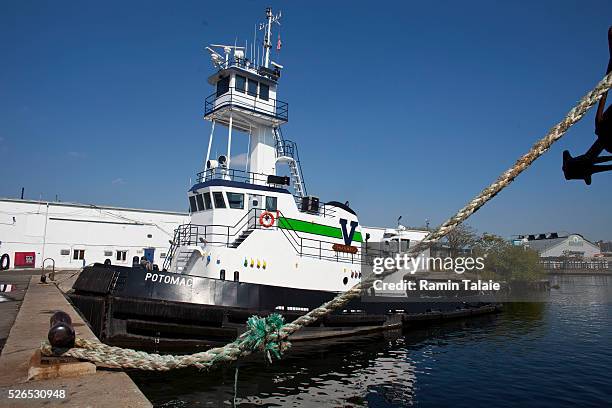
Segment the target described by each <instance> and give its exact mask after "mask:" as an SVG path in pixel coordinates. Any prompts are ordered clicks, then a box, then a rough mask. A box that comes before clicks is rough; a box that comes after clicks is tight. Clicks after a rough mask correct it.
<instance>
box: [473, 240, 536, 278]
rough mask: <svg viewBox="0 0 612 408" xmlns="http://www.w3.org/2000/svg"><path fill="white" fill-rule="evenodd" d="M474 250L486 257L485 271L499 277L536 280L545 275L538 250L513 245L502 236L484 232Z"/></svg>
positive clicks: (476, 253)
mask: <svg viewBox="0 0 612 408" xmlns="http://www.w3.org/2000/svg"><path fill="white" fill-rule="evenodd" d="M474 252H475V255H476V256H481V257H483V258H485V262H484V264H485V271H486V272H487V273H488V274H492V275H493V276H494V277H496V278H498V279H503V280H506V281H534V280H539V279H542V278H543V276H544V268H543V266H542V265H541V264H540V255H539V254H538V253H537V252H536V251H534V250H531V249H528V248H525V247H523V246H516V245H512V244H510V243H509V242H508V241H506V240H505V239H503V238H502V237H500V236H497V235H493V234H487V233H484V234H483V235H482V237H480V238H479V239H478V241H477V242H476V243H475V244H474ZM487 273H485V275H486V274H487Z"/></svg>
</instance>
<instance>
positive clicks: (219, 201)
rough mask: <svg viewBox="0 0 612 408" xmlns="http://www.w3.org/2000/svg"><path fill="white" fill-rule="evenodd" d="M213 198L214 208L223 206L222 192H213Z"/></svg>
mask: <svg viewBox="0 0 612 408" xmlns="http://www.w3.org/2000/svg"><path fill="white" fill-rule="evenodd" d="M213 198H214V200H215V208H225V207H226V206H225V199H223V193H221V192H219V191H217V192H215V193H213Z"/></svg>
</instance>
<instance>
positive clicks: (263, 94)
mask: <svg viewBox="0 0 612 408" xmlns="http://www.w3.org/2000/svg"><path fill="white" fill-rule="evenodd" d="M269 97H270V86H269V85H266V84H259V99H263V100H264V101H267V100H268V98H269Z"/></svg>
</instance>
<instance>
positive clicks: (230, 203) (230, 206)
mask: <svg viewBox="0 0 612 408" xmlns="http://www.w3.org/2000/svg"><path fill="white" fill-rule="evenodd" d="M226 195H227V204H228V208H231V209H234V210H244V193H236V192H233V191H228V192H227V194H226ZM230 195H233V196H240V197H241V198H242V199H241V200H240V206H239V207H234V206H232V200H231V199H230Z"/></svg>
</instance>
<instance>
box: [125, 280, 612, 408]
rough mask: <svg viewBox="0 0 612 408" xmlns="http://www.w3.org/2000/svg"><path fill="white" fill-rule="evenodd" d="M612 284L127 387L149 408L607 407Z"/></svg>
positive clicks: (596, 283) (567, 285)
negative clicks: (148, 402)
mask: <svg viewBox="0 0 612 408" xmlns="http://www.w3.org/2000/svg"><path fill="white" fill-rule="evenodd" d="M611 278H612V277H580V276H574V277H553V278H552V282H551V283H552V284H553V285H555V284H558V285H559V289H557V290H553V291H552V292H551V296H550V299H549V301H548V302H547V303H530V304H510V305H507V306H506V308H505V311H504V313H502V314H500V315H497V316H483V317H479V318H476V319H470V320H461V321H455V322H450V323H447V324H442V325H438V326H432V327H429V328H426V329H410V330H405V331H404V332H403V333H387V334H385V335H376V336H369V337H365V338H360V339H356V340H351V341H344V342H338V343H316V344H315V343H312V344H309V345H308V346H305V345H300V346H298V345H296V346H295V347H294V348H293V349H291V350H290V351H289V353H288V354H287V356H286V357H285V358H284V359H283V360H282V361H279V362H275V363H274V364H272V365H268V364H266V363H264V362H263V361H262V357H261V356H257V357H253V358H252V359H250V360H248V361H244V362H242V363H241V364H240V367H239V371H238V382H237V388H236V393H235V390H234V378H235V377H234V376H235V374H236V371H235V369H234V367H226V368H222V369H219V370H214V371H212V372H210V373H205V372H199V371H197V370H181V371H178V372H172V373H164V374H151V373H146V374H143V373H132V377H133V378H134V380H135V381H136V382H137V384H138V385H139V387H140V388H141V389H142V390H143V392H144V393H145V395H147V397H148V398H149V399H151V400H152V401H153V402H154V404H156V406H163V407H183V406H185V407H187V406H211V407H217V406H232V405H234V404H235V405H236V406H239V407H252V406H266V407H276V406H280V407H284V406H290V407H323V406H332V407H358V406H370V407H404V406H412V405H420V406H454V407H457V406H459V407H461V406H466V407H467V406H469V407H475V406H500V407H514V406H534V405H537V406H540V407H542V406H543V407H558V406H575V405H581V406H593V407H597V406H612V381H611V380H610V378H609V371H608V369H609V367H612V348H611V347H610V346H611V345H612V304H611V303H610V299H612V285H611V283H610V279H611Z"/></svg>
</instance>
